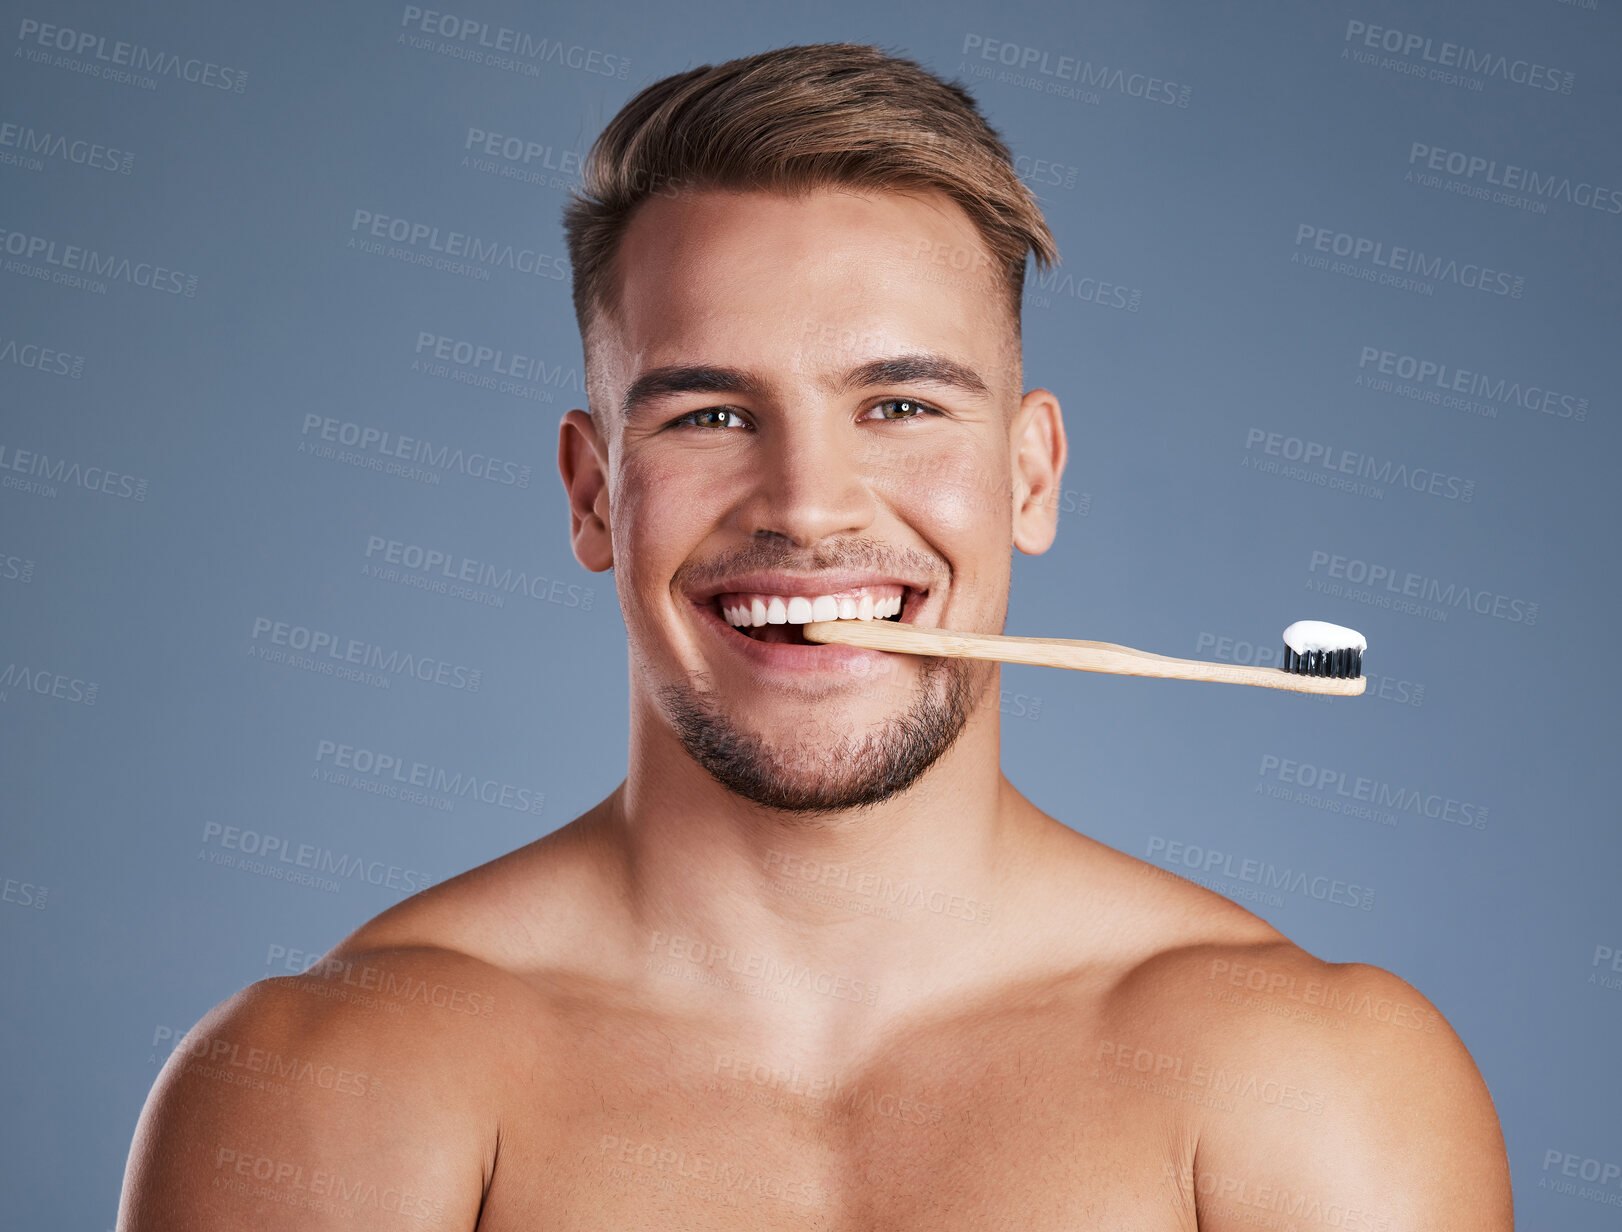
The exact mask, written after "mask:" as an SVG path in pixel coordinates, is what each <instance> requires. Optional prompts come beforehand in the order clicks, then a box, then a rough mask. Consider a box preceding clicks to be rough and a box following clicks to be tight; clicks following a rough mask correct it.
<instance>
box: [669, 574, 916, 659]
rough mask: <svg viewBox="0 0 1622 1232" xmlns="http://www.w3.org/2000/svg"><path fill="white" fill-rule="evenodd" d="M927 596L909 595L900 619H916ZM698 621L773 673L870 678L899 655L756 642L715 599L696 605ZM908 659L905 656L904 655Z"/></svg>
mask: <svg viewBox="0 0 1622 1232" xmlns="http://www.w3.org/2000/svg"><path fill="white" fill-rule="evenodd" d="M928 598H929V596H928V594H927V593H926V594H924V595H923V596H921V597H920V596H917V595H909V596H908V597H907V600H906V606H905V607H904V608H903V609H902V612H901V619H902V620H904V621H910V620H916V618H917V616H918V611H919V610H920V609H922V607H923V605H924V603H925V601H927V600H928ZM693 607H694V609H695V610H696V611H697V612H698V615H699V621H700V623H702V624H703V625H705V626H706V627H708V628H710V629H713V630H714V631H715V633H716V635H717V636H719V637H720V638H721V639H722V641H723V642H724V643H725V644H726V646H727V648H728V649H729V650H731V651H733V652H734V653H736V654H739V655H742V656H743V658H744V659H746V660H748V662H750V663H751V664H753V665H754V666H757V667H763V668H768V669H771V670H774V671H801V672H803V671H836V672H840V671H842V672H847V673H849V674H851V675H854V676H868V675H871V674H872V673H873V670H874V669H875V668H876V667H878V666H879V665H880V664H882V663H884V661H885V660H887V659H893V658H895V657H896V656H895V655H892V654H889V653H887V652H885V651H882V650H864V649H863V648H862V647H860V646H846V645H843V644H841V643H839V642H808V643H807V644H806V645H804V646H797V645H794V644H792V643H789V642H757V641H756V640H755V639H754V638H752V637H750V636H749V635H748V634H747V633H740V632H739V631H738V630H737V629H735V628H733V627H732V626H731V625H729V624H727V622H726V621H725V620H723V619H721V614H720V613H719V612H717V611H716V610H715V601H714V600H713V599H711V600H708V601H706V602H704V603H695V604H693ZM901 657H903V658H905V657H906V656H901Z"/></svg>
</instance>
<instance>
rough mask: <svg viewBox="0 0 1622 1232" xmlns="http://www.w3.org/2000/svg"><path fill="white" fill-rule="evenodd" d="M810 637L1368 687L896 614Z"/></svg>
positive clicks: (1339, 692) (1118, 671) (1303, 688)
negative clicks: (907, 620) (934, 625)
mask: <svg viewBox="0 0 1622 1232" xmlns="http://www.w3.org/2000/svg"><path fill="white" fill-rule="evenodd" d="M801 628H802V630H803V631H804V633H805V640H806V641H808V642H841V643H843V644H844V645H846V646H860V647H862V648H864V649H866V650H889V651H897V652H899V653H901V654H917V655H940V656H944V657H946V658H952V659H992V660H995V661H996V662H998V663H1026V664H1030V665H1031V666H1033V667H1067V668H1072V669H1074V670H1075V671H1081V672H1108V673H1110V674H1112V675H1116V676H1160V677H1163V678H1165V679H1167V680H1209V681H1213V682H1215V683H1217V684H1253V685H1259V686H1260V687H1262V688H1264V689H1285V690H1288V691H1289V692H1291V693H1329V694H1333V695H1335V696H1339V697H1356V696H1358V695H1359V694H1360V693H1362V692H1363V690H1364V689H1365V688H1367V687H1368V680H1367V679H1366V678H1364V677H1362V676H1353V677H1350V678H1342V679H1334V678H1330V677H1325V676H1298V675H1296V674H1295V673H1294V672H1287V671H1285V670H1284V669H1283V668H1281V667H1245V666H1242V665H1241V664H1238V663H1207V662H1204V661H1203V660H1200V659H1173V658H1168V657H1167V656H1166V655H1157V654H1150V653H1149V652H1148V651H1146V650H1134V649H1133V648H1132V647H1130V646H1117V645H1115V644H1114V643H1112V642H1084V641H1077V640H1074V639H1071V638H1063V637H1005V636H1003V635H1002V634H1000V633H959V632H956V631H954V630H951V629H927V628H924V627H922V626H921V625H909V624H903V623H902V622H900V621H897V620H814V621H812V622H811V623H810V624H806V625H802V626H801Z"/></svg>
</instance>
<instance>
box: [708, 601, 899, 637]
mask: <svg viewBox="0 0 1622 1232" xmlns="http://www.w3.org/2000/svg"><path fill="white" fill-rule="evenodd" d="M904 602H905V596H904V595H891V596H889V597H888V598H883V599H875V598H874V597H873V596H872V595H870V594H864V595H859V596H858V597H856V598H854V599H852V598H850V597H849V596H846V597H844V598H835V597H834V596H833V595H814V596H807V595H791V596H788V597H786V598H785V597H783V596H779V595H770V596H768V597H766V598H765V599H760V598H752V599H750V600H749V601H748V602H738V603H734V604H731V605H729V606H723V607H722V608H721V615H722V617H723V618H724V619H725V620H726V622H727V623H728V624H729V625H735V626H737V627H738V628H742V629H749V628H757V629H758V628H759V627H760V626H761V625H783V624H788V625H803V624H806V623H808V622H810V621H813V620H885V619H887V618H889V617H891V616H895V615H898V614H899V613H900V612H901V608H902V605H903V604H904Z"/></svg>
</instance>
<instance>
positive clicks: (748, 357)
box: [603, 189, 1011, 389]
mask: <svg viewBox="0 0 1622 1232" xmlns="http://www.w3.org/2000/svg"><path fill="white" fill-rule="evenodd" d="M617 272H618V277H619V279H620V292H621V294H620V311H619V313H618V314H617V316H618V320H617V321H613V322H604V324H605V326H606V330H605V334H606V335H609V336H612V337H613V344H611V345H610V346H609V347H607V348H605V351H606V353H605V355H604V359H605V361H607V364H608V367H609V368H610V369H612V371H609V372H605V373H604V374H603V375H604V376H606V377H608V379H609V382H610V384H611V385H614V386H617V387H619V388H621V389H623V388H624V386H625V384H626V383H628V382H629V380H631V379H634V377H635V375H636V373H637V372H638V371H641V370H646V369H648V368H651V367H656V366H659V365H662V364H669V363H680V362H694V361H704V362H750V363H758V364H762V365H770V366H772V367H774V368H778V369H793V370H797V371H809V370H812V369H821V368H826V367H828V366H829V365H832V364H835V363H842V362H848V361H850V360H853V359H858V358H869V357H872V356H876V355H884V354H895V353H902V352H909V351H933V352H936V353H940V354H948V355H958V356H961V357H963V358H965V359H967V360H970V361H971V362H972V361H973V360H978V361H979V362H980V363H981V364H982V365H983V366H984V367H986V368H994V367H996V366H997V360H998V359H999V357H1003V352H1004V350H1005V344H1006V343H1007V340H1008V338H1009V336H1010V334H1011V331H1010V328H1009V322H1008V319H1007V309H1006V307H1005V305H1004V300H1005V297H1006V290H1005V287H1004V284H1003V281H1002V278H1001V276H1000V274H999V273H998V272H997V271H996V270H995V268H994V266H993V263H992V259H991V255H990V252H989V251H988V250H987V248H986V246H985V242H984V241H983V240H982V239H981V238H980V234H979V232H978V230H976V228H975V226H974V224H973V222H972V221H971V220H970V219H969V217H968V215H967V214H966V213H964V211H963V210H962V208H961V207H960V206H958V205H957V204H956V203H955V202H953V201H952V200H951V199H950V198H949V197H946V196H945V195H943V194H939V193H897V192H882V193H858V192H855V191H852V190H844V189H818V190H815V191H813V192H810V193H807V194H805V195H803V196H795V197H790V196H784V195H780V194H776V193H765V192H735V191H727V190H719V189H716V190H704V191H697V192H686V193H682V194H679V195H677V196H673V197H655V198H652V199H651V200H649V201H648V202H647V203H646V204H645V205H643V207H642V208H641V209H640V210H639V211H638V213H637V214H636V216H635V217H634V218H633V219H632V222H631V224H630V226H629V227H628V228H627V231H626V234H625V237H624V241H623V243H622V245H621V248H620V252H619V257H618V262H617ZM604 340H605V341H609V338H608V337H605V339H604Z"/></svg>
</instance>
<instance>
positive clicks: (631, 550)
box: [612, 455, 725, 585]
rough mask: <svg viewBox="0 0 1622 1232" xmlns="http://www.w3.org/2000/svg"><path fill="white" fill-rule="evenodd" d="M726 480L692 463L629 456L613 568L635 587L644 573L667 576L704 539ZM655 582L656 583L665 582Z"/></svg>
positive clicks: (616, 508)
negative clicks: (718, 478)
mask: <svg viewBox="0 0 1622 1232" xmlns="http://www.w3.org/2000/svg"><path fill="white" fill-rule="evenodd" d="M724 486H725V485H724V484H722V483H719V482H717V477H716V476H715V475H714V474H713V473H709V472H707V471H706V470H705V469H704V468H701V467H697V466H694V465H692V464H691V462H690V461H689V462H688V463H687V464H678V463H677V462H676V460H675V459H674V458H671V457H665V458H659V457H657V456H651V455H644V456H642V457H638V458H627V459H625V460H624V461H623V463H622V464H621V467H620V470H619V472H618V475H617V477H616V482H615V500H614V503H613V512H612V518H613V533H614V540H615V543H616V544H617V545H618V547H619V552H617V553H616V560H615V570H616V572H619V573H621V574H622V575H624V576H626V577H627V578H628V579H629V580H630V581H631V582H632V584H633V585H635V584H636V582H637V580H638V579H639V578H641V577H644V576H645V577H652V578H655V579H668V578H669V577H670V574H671V572H672V571H673V570H674V569H675V568H676V566H677V565H679V564H681V562H682V561H683V560H685V559H686V558H687V556H688V555H689V554H690V552H691V549H692V545H693V544H694V543H696V542H697V541H698V540H700V539H701V538H703V535H704V531H705V528H706V527H707V526H708V525H709V524H710V521H711V520H712V519H711V517H710V514H711V506H712V505H714V504H716V503H717V502H718V500H719V499H720V497H719V494H720V492H721V490H722V489H723V488H724ZM662 584H663V582H662V581H657V580H656V581H655V585H662Z"/></svg>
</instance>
